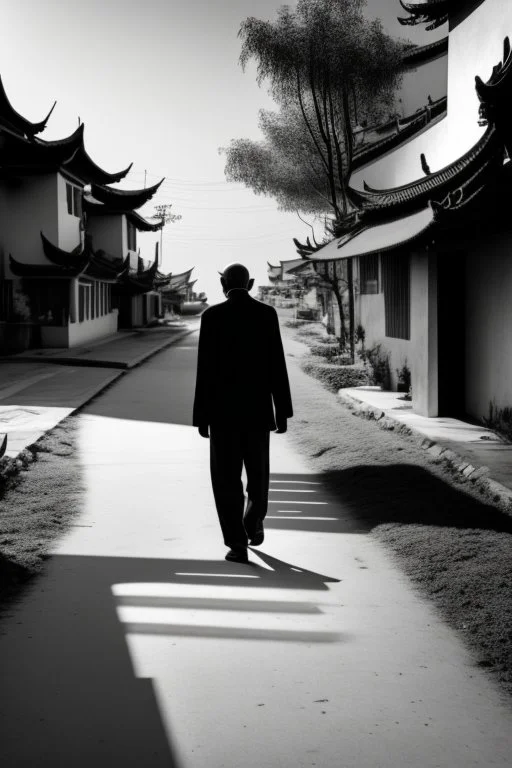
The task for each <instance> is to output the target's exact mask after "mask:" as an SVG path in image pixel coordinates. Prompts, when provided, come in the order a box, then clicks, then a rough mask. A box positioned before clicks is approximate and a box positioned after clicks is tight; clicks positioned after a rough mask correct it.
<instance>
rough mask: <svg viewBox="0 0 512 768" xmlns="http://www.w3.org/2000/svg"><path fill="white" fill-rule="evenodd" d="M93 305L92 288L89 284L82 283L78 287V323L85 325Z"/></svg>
mask: <svg viewBox="0 0 512 768" xmlns="http://www.w3.org/2000/svg"><path fill="white" fill-rule="evenodd" d="M90 304H91V286H90V284H89V283H80V284H79V286H78V321H79V322H80V323H83V322H84V320H88V319H89V315H90Z"/></svg>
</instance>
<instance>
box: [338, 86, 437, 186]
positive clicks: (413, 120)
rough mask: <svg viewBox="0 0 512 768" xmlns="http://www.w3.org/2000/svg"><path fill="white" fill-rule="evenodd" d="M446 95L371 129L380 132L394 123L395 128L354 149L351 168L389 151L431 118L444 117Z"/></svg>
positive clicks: (411, 135)
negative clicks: (419, 108) (410, 113)
mask: <svg viewBox="0 0 512 768" xmlns="http://www.w3.org/2000/svg"><path fill="white" fill-rule="evenodd" d="M446 101H447V100H446V96H444V97H443V98H441V99H437V100H436V101H433V102H432V103H431V104H428V105H427V106H425V107H423V109H421V110H418V112H417V113H414V114H412V115H408V116H407V117H405V118H402V120H395V121H388V122H387V123H384V124H383V125H382V126H378V127H375V128H374V129H373V130H374V131H375V132H376V133H379V132H382V131H384V130H386V129H389V128H391V126H393V125H396V127H397V130H396V131H395V133H392V134H391V135H389V136H384V138H382V139H377V141H374V142H371V143H368V144H362V145H360V146H359V147H357V148H356V149H355V150H354V154H353V159H352V170H354V171H355V170H357V169H358V168H360V167H361V166H362V165H365V164H366V163H369V162H371V161H372V160H376V159H377V158H378V157H381V156H382V155H384V154H385V153H386V152H390V151H391V150H392V149H395V148H396V147H399V146H400V145H401V144H402V143H403V142H405V141H408V140H409V139H410V138H412V137H413V136H415V135H416V133H418V132H419V131H421V130H422V129H423V128H424V127H425V126H426V125H428V124H429V123H430V122H431V121H432V120H435V119H437V118H438V117H441V116H442V117H444V114H445V113H446Z"/></svg>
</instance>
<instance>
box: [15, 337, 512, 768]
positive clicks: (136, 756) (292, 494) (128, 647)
mask: <svg viewBox="0 0 512 768" xmlns="http://www.w3.org/2000/svg"><path fill="white" fill-rule="evenodd" d="M197 338H198V334H197V332H196V333H193V334H191V335H189V336H188V337H186V338H184V339H182V340H181V341H179V342H177V343H176V344H175V345H173V346H172V347H169V348H168V349H166V350H164V351H163V352H161V353H159V354H157V355H155V356H154V357H153V358H151V359H150V360H149V361H148V362H146V363H145V364H144V365H142V366H139V367H138V368H135V369H133V370H132V371H130V372H129V373H128V374H127V375H125V376H124V377H122V379H120V380H119V381H118V382H116V383H115V384H113V385H112V386H111V387H109V389H108V390H106V391H105V392H104V393H103V394H102V395H101V396H99V397H97V398H95V399H94V400H93V401H92V402H91V403H90V404H89V405H88V406H86V407H85V408H83V409H82V410H81V411H80V413H79V414H78V415H77V416H76V417H74V418H76V420H77V425H78V428H77V438H76V439H77V441H78V452H77V455H78V459H77V467H76V471H77V489H78V491H79V493H80V500H81V501H80V506H81V510H80V515H79V517H76V518H74V519H73V521H72V522H73V524H72V526H71V527H70V528H69V530H68V532H67V533H66V534H65V535H63V537H62V538H61V539H60V540H59V541H58V542H57V544H56V546H55V547H54V553H53V556H52V558H51V559H50V560H49V561H48V565H47V568H46V570H45V573H44V574H43V575H42V576H41V577H39V578H38V579H37V580H36V581H35V582H34V583H33V584H32V586H31V587H30V588H29V589H28V590H27V591H26V593H25V595H24V597H23V599H22V600H21V602H20V603H19V604H18V605H16V606H14V607H13V608H12V609H11V610H10V616H9V617H6V618H4V619H3V620H2V624H1V625H0V678H1V680H2V702H1V703H0V744H1V745H2V746H1V748H0V757H1V762H2V765H3V766H5V768H15V767H16V768H18V767H20V768H21V767H23V768H25V767H28V766H34V765H52V766H59V767H60V766H62V768H64V766H65V767H66V768H69V766H73V768H82V767H83V768H85V766H89V765H91V764H94V763H96V764H97V765H100V766H101V765H104V764H105V765H107V764H108V765H109V766H113V767H114V768H117V766H119V768H121V766H123V768H124V767H125V766H128V767H130V766H134V767H135V766H137V767H139V766H141V765H144V766H148V768H157V767H158V768H159V767H160V766H167V767H168V768H206V767H207V766H208V768H222V767H224V768H239V766H244V767H247V768H297V767H298V766H317V767H321V768H397V767H400V766H403V767H404V768H415V767H416V766H417V768H435V767H439V768H467V766H480V767H481V768H484V766H485V768H487V766H490V765H493V766H500V767H501V768H505V766H509V765H510V746H511V742H510V733H512V712H511V710H510V707H509V705H507V702H506V701H504V700H503V698H502V696H501V695H500V692H499V691H498V690H497V689H496V688H495V687H494V686H493V685H492V684H491V682H490V681H489V680H488V679H487V677H486V676H485V675H484V673H483V672H482V671H481V670H479V669H477V668H476V666H475V664H474V663H473V661H472V659H471V658H470V656H469V654H468V653H467V651H466V650H465V649H464V648H463V647H462V645H461V643H460V641H459V639H458V638H457V637H456V636H455V634H454V633H453V632H452V631H451V630H450V629H449V628H448V627H447V626H446V625H445V624H444V623H443V622H441V621H440V619H439V618H438V616H437V615H436V613H435V612H434V610H433V609H432V607H431V606H430V605H429V604H427V603H426V602H425V601H424V600H423V599H422V598H420V597H419V596H418V594H417V592H416V591H415V590H414V589H413V588H412V586H411V584H410V582H409V580H408V579H407V578H406V577H405V576H404V575H403V573H402V572H401V571H400V570H399V569H398V568H397V567H396V565H394V564H393V562H392V561H391V559H390V557H389V555H388V553H387V551H386V550H385V549H384V547H383V546H382V544H380V543H379V542H378V541H377V540H376V539H375V538H373V537H372V536H371V534H370V533H369V530H368V525H367V517H368V507H369V506H371V504H372V503H375V504H381V499H375V500H373V501H372V498H371V495H369V496H368V497H367V499H366V502H365V503H366V505H367V508H362V509H360V510H359V511H358V512H357V511H354V508H353V507H352V506H350V505H346V506H344V504H343V503H342V502H340V500H339V499H338V498H337V497H336V496H334V495H333V492H332V490H328V488H327V487H326V486H325V485H324V484H323V481H322V476H321V474H319V473H318V471H317V470H314V469H313V468H312V466H311V465H310V463H309V462H308V460H307V459H306V458H304V456H301V455H300V454H299V453H298V451H297V449H296V448H295V447H294V444H293V441H292V439H291V437H290V436H289V435H272V436H271V490H270V507H269V514H268V518H267V524H266V538H265V542H264V544H263V545H262V546H261V547H259V548H258V549H252V550H251V551H250V560H251V563H250V565H242V564H236V563H228V562H226V561H225V560H224V559H223V558H224V554H225V551H226V550H225V547H224V546H223V543H222V539H221V536H220V530H219V525H218V521H217V517H216V512H215V507H214V503H213V495H212V492H211V488H210V479H209V467H208V449H209V444H208V441H207V440H204V439H202V438H200V437H199V435H198V433H197V430H196V429H194V428H192V427H191V424H190V422H191V410H192V400H193V393H194V379H195V365H196V359H197ZM290 371H291V375H292V376H293V370H292V368H291V367H290ZM291 383H292V393H293V378H292V382H291ZM296 417H297V418H300V413H299V414H296ZM361 428H362V429H363V428H364V429H367V428H368V425H367V424H365V423H363V422H361ZM385 437H386V436H385V434H384V433H382V432H380V431H379V430H378V429H375V443H376V444H378V441H379V440H380V439H382V440H384V439H385ZM341 439H343V437H342V435H340V440H341ZM392 460H393V459H392V457H390V462H391V461H392ZM359 515H360V516H359Z"/></svg>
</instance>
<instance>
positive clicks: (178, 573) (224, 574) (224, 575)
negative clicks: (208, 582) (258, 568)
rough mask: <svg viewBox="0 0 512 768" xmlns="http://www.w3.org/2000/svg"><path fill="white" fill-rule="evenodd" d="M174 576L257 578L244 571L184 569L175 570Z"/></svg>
mask: <svg viewBox="0 0 512 768" xmlns="http://www.w3.org/2000/svg"><path fill="white" fill-rule="evenodd" d="M176 576H191V577H192V576H208V578H215V579H258V578H259V576H252V575H249V574H246V573H243V574H242V573H200V572H197V573H194V572H192V571H191V572H190V573H187V572H185V571H176Z"/></svg>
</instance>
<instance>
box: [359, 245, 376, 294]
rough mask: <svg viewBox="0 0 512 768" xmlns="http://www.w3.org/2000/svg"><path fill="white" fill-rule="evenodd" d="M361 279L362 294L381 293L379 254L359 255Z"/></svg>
mask: <svg viewBox="0 0 512 768" xmlns="http://www.w3.org/2000/svg"><path fill="white" fill-rule="evenodd" d="M359 281H360V286H361V293H362V294H370V293H379V255H378V254H377V253H373V254H371V255H369V256H360V257H359Z"/></svg>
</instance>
